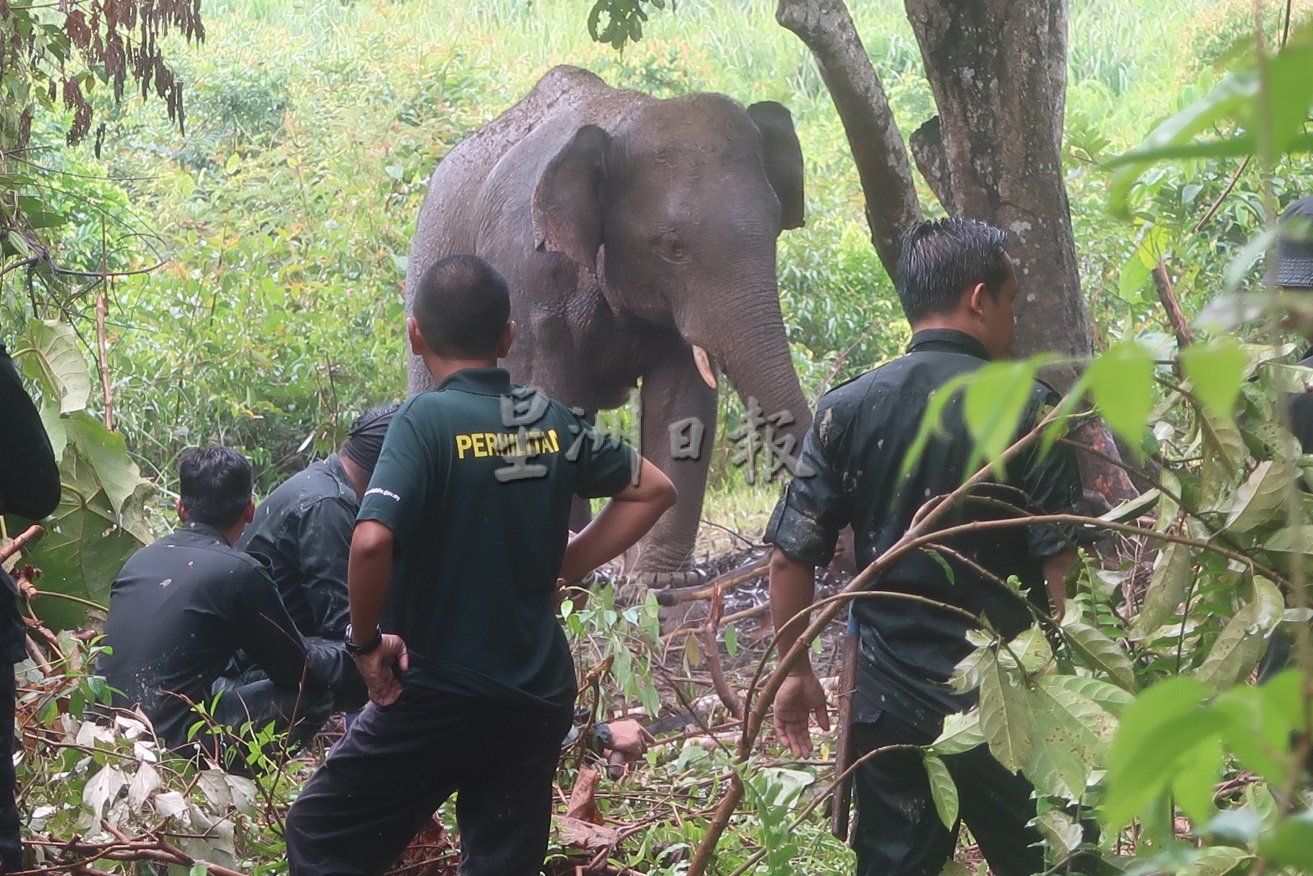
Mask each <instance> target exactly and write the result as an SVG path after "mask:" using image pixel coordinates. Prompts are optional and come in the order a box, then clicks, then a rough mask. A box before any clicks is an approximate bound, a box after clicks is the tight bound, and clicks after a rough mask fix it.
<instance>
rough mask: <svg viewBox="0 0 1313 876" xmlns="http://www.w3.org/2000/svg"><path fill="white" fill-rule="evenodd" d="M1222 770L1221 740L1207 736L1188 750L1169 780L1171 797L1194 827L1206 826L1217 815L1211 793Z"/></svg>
mask: <svg viewBox="0 0 1313 876" xmlns="http://www.w3.org/2000/svg"><path fill="white" fill-rule="evenodd" d="M1221 771H1222V740H1221V738H1219V737H1216V736H1210V737H1208V738H1206V739H1203V740H1200V742H1199V744H1198V745H1195V746H1194V747H1192V748H1191V749H1190V751H1189V753H1188V755H1186V756H1184V757H1183V758H1182V760H1181V762H1180V763H1179V764H1178V765H1177V770H1176V775H1174V776H1173V777H1172V796H1173V798H1174V799H1175V800H1176V805H1178V806H1180V807H1181V809H1182V810H1184V812H1185V814H1186V815H1188V816H1189V817H1190V820H1191V821H1192V822H1194V824H1195V825H1196V826H1199V827H1201V826H1203V825H1204V824H1207V823H1208V821H1209V819H1211V818H1212V817H1213V815H1215V814H1216V812H1217V807H1215V806H1214V805H1213V790H1214V789H1215V788H1216V787H1217V778H1218V775H1219V774H1220V773H1221Z"/></svg>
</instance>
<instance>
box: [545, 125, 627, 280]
mask: <svg viewBox="0 0 1313 876" xmlns="http://www.w3.org/2000/svg"><path fill="white" fill-rule="evenodd" d="M610 146H611V136H610V135H609V134H607V133H606V131H603V130H602V129H601V128H599V127H597V126H596V125H584V126H583V127H582V128H580V129H579V130H578V131H576V132H575V134H574V136H573V137H571V138H570V142H569V143H566V144H565V145H564V146H562V147H561V151H560V152H557V153H556V155H554V156H552V160H551V161H549V162H547V167H546V168H545V169H544V170H543V173H542V176H541V177H539V178H538V185H537V186H535V187H534V190H533V204H532V211H531V212H532V217H533V240H534V246H535V247H536V248H537V249H538V250H539V251H540V252H541V251H543V250H547V251H550V252H560V253H564V254H565V255H567V256H569V257H570V259H571V261H574V262H577V263H579V264H581V265H583V266H584V267H585V268H587V269H588V270H590V271H592V272H594V273H596V272H597V250H598V248H599V247H601V245H602V186H603V184H604V182H605V179H606V155H607V152H608V151H609V149H610Z"/></svg>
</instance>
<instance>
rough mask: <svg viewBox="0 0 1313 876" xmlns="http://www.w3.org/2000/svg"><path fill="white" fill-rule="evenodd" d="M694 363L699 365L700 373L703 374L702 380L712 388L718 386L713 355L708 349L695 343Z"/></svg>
mask: <svg viewBox="0 0 1313 876" xmlns="http://www.w3.org/2000/svg"><path fill="white" fill-rule="evenodd" d="M693 364H695V365H697V366H698V374H701V375H702V380H703V382H705V383H706V384H707V386H709V387H711V388H712V389H715V388H716V372H715V371H714V370H713V369H712V367H711V357H710V356H708V355H707V351H706V350H704V349H702V348H701V347H699V346H698V345H697V344H694V345H693Z"/></svg>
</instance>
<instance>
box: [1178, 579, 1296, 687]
mask: <svg viewBox="0 0 1313 876" xmlns="http://www.w3.org/2000/svg"><path fill="white" fill-rule="evenodd" d="M1285 607H1286V606H1285V599H1284V598H1283V597H1282V596H1281V591H1280V590H1278V589H1277V586H1276V585H1275V584H1273V583H1272V582H1271V581H1269V580H1267V579H1266V578H1259V577H1256V578H1254V598H1253V599H1251V600H1249V601H1248V602H1246V603H1245V604H1244V605H1243V606H1241V608H1240V610H1239V611H1237V612H1236V613H1235V615H1234V616H1233V617H1232V618H1231V619H1230V620H1229V621H1227V623H1226V626H1224V627H1223V628H1222V632H1221V633H1220V634H1219V635H1218V637H1217V640H1216V641H1215V642H1213V647H1212V648H1211V649H1209V651H1208V656H1207V657H1205V658H1204V662H1203V663H1202V664H1201V665H1200V666H1199V668H1198V669H1197V670H1196V671H1195V677H1196V678H1198V679H1199V680H1200V681H1202V682H1204V683H1205V684H1208V685H1211V686H1212V687H1214V688H1216V689H1217V690H1225V689H1226V688H1229V687H1231V686H1232V685H1234V684H1236V683H1238V682H1239V681H1241V680H1242V679H1244V678H1246V677H1248V676H1249V673H1251V672H1253V671H1254V667H1255V666H1257V665H1258V661H1259V660H1260V659H1262V657H1263V652H1264V651H1265V650H1266V649H1267V640H1268V636H1269V635H1270V634H1271V633H1272V630H1273V629H1275V628H1276V625H1277V624H1278V623H1280V621H1281V612H1282V610H1283V609H1284V608H1285Z"/></svg>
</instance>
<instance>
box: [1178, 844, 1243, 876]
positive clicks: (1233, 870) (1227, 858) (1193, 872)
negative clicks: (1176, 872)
mask: <svg viewBox="0 0 1313 876" xmlns="http://www.w3.org/2000/svg"><path fill="white" fill-rule="evenodd" d="M1252 860H1253V855H1250V854H1249V853H1247V852H1246V851H1245V850H1244V849H1233V848H1230V847H1228V846H1209V847H1208V848H1205V849H1200V851H1199V853H1198V854H1197V855H1195V856H1194V860H1193V861H1191V862H1190V865H1189V866H1188V867H1187V868H1186V869H1185V870H1183V871H1182V873H1181V876H1230V874H1237V873H1243V872H1245V870H1244V869H1242V867H1244V865H1245V864H1246V863H1247V862H1249V861H1252Z"/></svg>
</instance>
